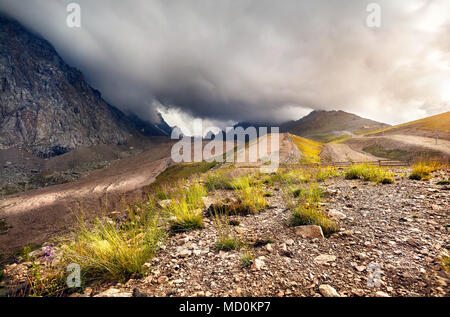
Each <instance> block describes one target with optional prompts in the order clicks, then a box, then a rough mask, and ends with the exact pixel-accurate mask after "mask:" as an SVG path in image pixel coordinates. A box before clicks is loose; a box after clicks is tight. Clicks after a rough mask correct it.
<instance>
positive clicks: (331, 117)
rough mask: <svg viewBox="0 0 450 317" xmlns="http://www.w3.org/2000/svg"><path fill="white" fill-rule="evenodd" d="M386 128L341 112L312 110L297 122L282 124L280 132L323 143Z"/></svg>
mask: <svg viewBox="0 0 450 317" xmlns="http://www.w3.org/2000/svg"><path fill="white" fill-rule="evenodd" d="M388 126H389V125H388V124H385V123H381V122H377V121H374V120H370V119H365V118H362V117H360V116H358V115H356V114H353V113H349V112H345V111H343V110H313V111H311V112H310V113H309V114H308V115H306V116H304V117H302V118H301V119H299V120H296V121H289V122H286V123H284V124H282V126H281V131H282V132H289V133H292V134H296V135H299V136H302V137H307V138H311V139H315V140H318V141H324V140H326V139H327V138H329V137H330V136H332V135H339V134H341V133H349V132H350V133H352V132H356V131H360V130H369V129H379V128H385V127H388Z"/></svg>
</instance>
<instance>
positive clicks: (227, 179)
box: [205, 172, 233, 191]
mask: <svg viewBox="0 0 450 317" xmlns="http://www.w3.org/2000/svg"><path fill="white" fill-rule="evenodd" d="M231 182H232V178H231V176H229V175H227V174H225V173H223V172H215V173H208V174H207V175H206V180H205V185H206V188H207V189H208V190H209V191H213V190H217V189H233V186H232V184H231Z"/></svg>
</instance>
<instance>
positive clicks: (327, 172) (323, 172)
mask: <svg viewBox="0 0 450 317" xmlns="http://www.w3.org/2000/svg"><path fill="white" fill-rule="evenodd" d="M340 175H341V173H340V172H339V171H338V170H337V168H336V167H333V166H328V167H325V168H319V169H318V170H317V171H316V180H317V181H318V182H324V181H326V180H327V179H328V178H330V177H338V176H340Z"/></svg>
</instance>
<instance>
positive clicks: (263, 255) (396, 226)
mask: <svg viewBox="0 0 450 317" xmlns="http://www.w3.org/2000/svg"><path fill="white" fill-rule="evenodd" d="M400 173H401V171H397V175H401V174H400ZM438 173H440V175H438V177H435V178H433V179H432V180H431V181H425V182H424V181H422V182H416V181H412V180H409V179H407V178H406V177H404V176H397V177H396V182H395V183H394V184H386V185H374V184H373V183H371V182H363V181H359V180H345V179H343V178H342V177H338V178H330V179H328V180H326V181H325V182H324V183H321V184H320V186H321V187H322V188H324V189H325V195H326V196H325V198H324V200H323V202H322V203H321V204H322V207H323V209H324V210H325V211H326V212H327V214H328V215H329V216H330V217H332V218H334V219H335V220H336V221H337V222H338V223H339V225H340V227H341V230H340V232H339V233H335V234H332V235H331V236H330V237H329V238H324V237H323V235H322V232H321V230H317V228H319V229H320V227H317V228H316V226H309V227H305V226H302V227H291V226H289V223H288V218H289V212H290V211H289V210H288V208H287V205H286V202H285V201H284V200H283V195H282V193H281V191H279V190H277V188H275V189H273V188H270V189H269V188H267V190H268V191H269V190H273V191H272V194H273V196H272V197H267V200H268V203H269V205H271V206H275V207H271V208H268V209H266V210H265V211H264V212H261V213H259V214H256V215H248V216H233V217H231V218H230V219H231V220H234V221H233V224H234V225H235V226H234V227H233V228H234V230H235V231H236V232H237V233H238V234H239V235H240V236H241V237H242V238H243V240H244V241H245V242H246V244H247V245H248V250H249V251H251V252H252V253H253V254H254V256H255V258H254V261H253V263H252V264H251V265H250V266H247V267H245V266H243V263H242V259H241V256H242V253H243V251H242V250H240V251H237V250H232V251H227V252H225V251H217V250H216V249H215V248H214V242H215V241H216V239H217V229H216V226H215V224H214V220H213V219H211V218H206V220H205V228H204V229H203V230H198V231H192V232H188V233H182V234H176V235H173V236H171V237H169V238H168V240H167V241H166V243H165V244H164V246H163V249H162V250H161V251H160V252H158V253H157V254H156V256H155V257H154V258H153V260H152V262H151V263H148V264H146V265H147V266H148V267H149V268H151V269H150V270H149V272H150V273H149V275H148V276H135V277H134V278H132V279H130V280H129V281H128V282H126V283H125V284H120V283H118V284H111V283H102V284H96V285H91V286H90V287H87V288H86V289H84V291H83V293H76V294H72V295H71V296H113V297H116V296H314V297H320V296H326V297H328V296H336V297H337V296H341V297H346V296H378V297H388V296H448V294H449V286H448V283H449V274H448V272H446V271H445V270H444V268H443V266H442V263H441V259H440V258H441V257H442V255H443V254H445V251H446V250H448V248H449V236H448V230H449V227H448V224H449V211H450V209H449V206H450V195H449V186H448V185H437V184H436V182H437V180H438V179H448V172H444V171H441V172H438ZM215 195H216V196H222V197H223V196H227V195H230V196H231V195H232V191H226V190H223V191H220V192H217V193H216V194H215ZM21 266H23V264H21V265H17V264H15V265H12V266H9V267H8V268H7V269H6V272H7V274H10V276H12V275H14V274H16V277H17V278H20V275H21V272H22V273H23V268H22V269H21ZM3 283H4V284H5V282H3Z"/></svg>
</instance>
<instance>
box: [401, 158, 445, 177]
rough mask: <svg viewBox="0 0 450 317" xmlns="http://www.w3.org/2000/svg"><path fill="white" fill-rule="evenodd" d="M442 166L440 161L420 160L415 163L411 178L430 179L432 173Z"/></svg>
mask: <svg viewBox="0 0 450 317" xmlns="http://www.w3.org/2000/svg"><path fill="white" fill-rule="evenodd" d="M439 168H440V163H438V162H419V163H417V164H414V165H413V169H412V172H411V174H410V175H409V179H412V180H427V179H430V174H431V173H432V172H434V171H437V170H438V169H439Z"/></svg>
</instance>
